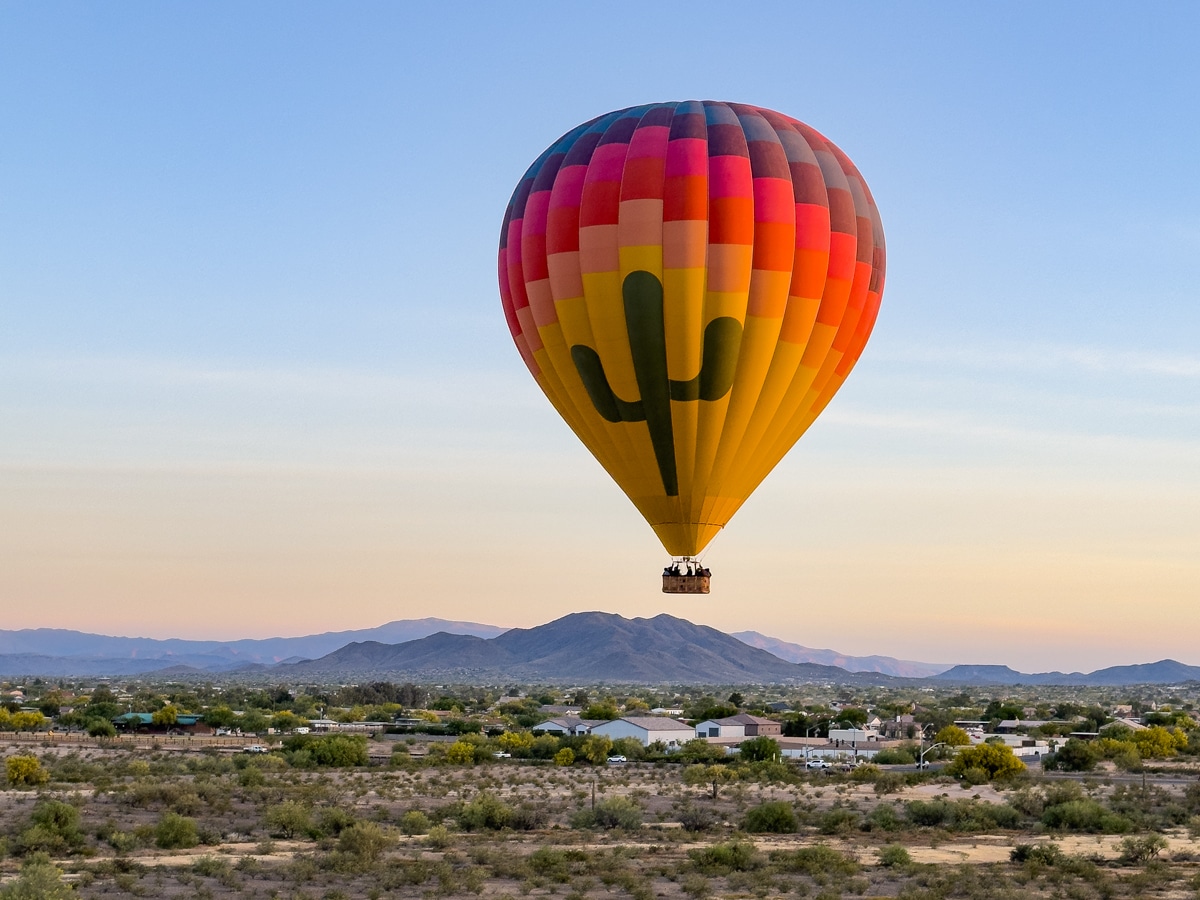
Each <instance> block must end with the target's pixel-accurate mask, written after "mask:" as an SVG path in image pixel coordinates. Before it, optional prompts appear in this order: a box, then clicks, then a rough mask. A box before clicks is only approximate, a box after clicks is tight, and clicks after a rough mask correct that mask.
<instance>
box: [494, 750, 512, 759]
mask: <svg viewBox="0 0 1200 900" xmlns="http://www.w3.org/2000/svg"><path fill="white" fill-rule="evenodd" d="M492 756H494V757H495V758H496V759H511V758H512V754H511V753H505V752H504V751H503V750H497V751H496V752H495V753H493V754H492Z"/></svg>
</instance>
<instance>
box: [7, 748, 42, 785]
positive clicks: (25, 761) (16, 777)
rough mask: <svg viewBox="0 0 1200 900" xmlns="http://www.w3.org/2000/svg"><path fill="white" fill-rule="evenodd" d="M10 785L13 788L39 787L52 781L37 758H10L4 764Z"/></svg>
mask: <svg viewBox="0 0 1200 900" xmlns="http://www.w3.org/2000/svg"><path fill="white" fill-rule="evenodd" d="M4 770H5V773H6V774H7V776H8V783H9V785H10V786H12V787H37V786H38V785H39V784H45V783H46V782H47V781H49V780H50V773H49V772H47V771H46V770H45V769H44V768H43V767H42V764H41V763H40V762H39V761H38V758H37V757H36V756H10V757H9V758H8V759H7V760H6V761H5V763H4Z"/></svg>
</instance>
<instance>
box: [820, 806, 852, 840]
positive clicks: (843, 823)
mask: <svg viewBox="0 0 1200 900" xmlns="http://www.w3.org/2000/svg"><path fill="white" fill-rule="evenodd" d="M858 824H859V815H858V813H856V812H855V811H854V810H852V809H846V808H845V807H839V806H835V807H834V808H833V809H831V810H829V811H828V812H827V813H825V814H824V815H823V816H821V819H820V821H819V822H818V823H817V830H818V831H820V832H821V834H847V833H849V832H851V831H853V830H854V829H856V828H858Z"/></svg>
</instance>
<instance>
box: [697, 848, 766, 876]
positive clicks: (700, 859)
mask: <svg viewBox="0 0 1200 900" xmlns="http://www.w3.org/2000/svg"><path fill="white" fill-rule="evenodd" d="M688 858H689V859H690V860H691V861H692V864H693V865H694V866H695V867H696V868H697V869H699V870H700V871H702V872H706V873H708V874H710V875H728V874H729V873H730V872H745V871H748V870H750V869H755V868H758V867H759V866H761V865H762V858H761V856H760V855H759V853H758V851H757V850H755V849H754V845H753V844H748V843H745V842H744V841H730V842H729V843H725V844H713V845H712V846H711V847H701V848H699V849H696V850H689V851H688Z"/></svg>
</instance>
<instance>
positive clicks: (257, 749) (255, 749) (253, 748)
mask: <svg viewBox="0 0 1200 900" xmlns="http://www.w3.org/2000/svg"><path fill="white" fill-rule="evenodd" d="M242 752H243V753H266V752H267V748H266V747H264V746H263V745H262V744H251V745H250V746H249V747H243V748H242Z"/></svg>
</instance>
